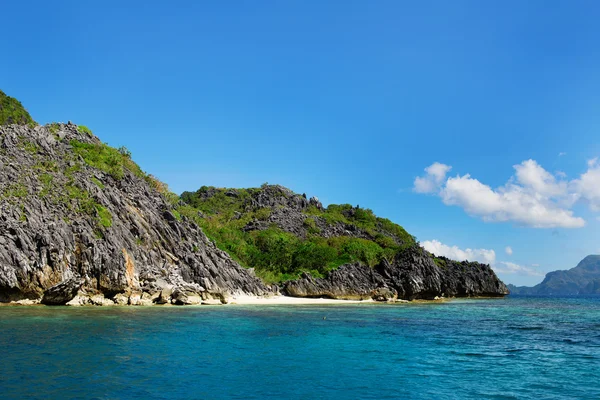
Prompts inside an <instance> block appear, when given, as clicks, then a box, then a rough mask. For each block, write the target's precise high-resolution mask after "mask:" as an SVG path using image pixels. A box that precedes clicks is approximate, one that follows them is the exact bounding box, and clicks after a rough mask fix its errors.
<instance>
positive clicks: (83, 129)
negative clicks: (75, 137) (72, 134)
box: [77, 125, 94, 136]
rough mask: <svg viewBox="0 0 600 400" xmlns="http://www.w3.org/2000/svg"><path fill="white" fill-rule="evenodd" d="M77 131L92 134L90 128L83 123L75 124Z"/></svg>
mask: <svg viewBox="0 0 600 400" xmlns="http://www.w3.org/2000/svg"><path fill="white" fill-rule="evenodd" d="M77 131H78V132H79V133H85V134H86V135H88V136H94V134H93V133H92V130H91V129H90V128H88V127H87V126H85V125H77Z"/></svg>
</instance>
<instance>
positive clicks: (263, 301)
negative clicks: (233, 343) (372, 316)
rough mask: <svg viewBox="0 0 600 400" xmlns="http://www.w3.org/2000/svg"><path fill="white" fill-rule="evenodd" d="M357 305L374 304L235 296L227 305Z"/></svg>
mask: <svg viewBox="0 0 600 400" xmlns="http://www.w3.org/2000/svg"><path fill="white" fill-rule="evenodd" d="M357 303H374V301H373V300H335V299H314V298H305V297H289V296H271V297H258V296H235V297H231V298H229V303H228V304H239V305H244V304H258V305H270V304H272V305H280V304H290V305H293V304H357Z"/></svg>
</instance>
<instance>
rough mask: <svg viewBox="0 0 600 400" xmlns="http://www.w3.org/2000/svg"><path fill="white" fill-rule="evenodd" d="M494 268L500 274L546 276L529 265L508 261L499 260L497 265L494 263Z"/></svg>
mask: <svg viewBox="0 0 600 400" xmlns="http://www.w3.org/2000/svg"><path fill="white" fill-rule="evenodd" d="M492 269H493V270H494V271H495V272H496V273H500V274H519V275H528V276H544V274H542V273H541V272H539V271H536V270H534V269H532V268H529V267H524V266H522V265H519V264H515V263H512V262H508V261H499V262H498V263H496V264H495V265H492Z"/></svg>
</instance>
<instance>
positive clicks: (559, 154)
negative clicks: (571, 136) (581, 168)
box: [558, 151, 567, 157]
mask: <svg viewBox="0 0 600 400" xmlns="http://www.w3.org/2000/svg"><path fill="white" fill-rule="evenodd" d="M566 155H567V153H565V152H564V151H561V152H560V153H558V156H559V157H562V156H566Z"/></svg>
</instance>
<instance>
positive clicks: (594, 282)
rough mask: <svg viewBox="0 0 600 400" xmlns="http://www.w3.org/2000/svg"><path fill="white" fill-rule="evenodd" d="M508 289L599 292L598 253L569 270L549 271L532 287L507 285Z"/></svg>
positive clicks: (536, 292) (542, 292) (538, 292)
mask: <svg viewBox="0 0 600 400" xmlns="http://www.w3.org/2000/svg"><path fill="white" fill-rule="evenodd" d="M508 289H509V290H510V293H511V294H519V295H585V294H600V255H593V254H592V255H589V256H587V257H585V258H584V259H583V260H581V261H580V262H579V264H577V266H576V267H574V268H571V269H569V270H558V271H552V272H549V273H547V274H546V277H545V278H544V280H543V281H542V282H541V283H539V284H537V285H535V286H533V287H530V286H515V285H508Z"/></svg>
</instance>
